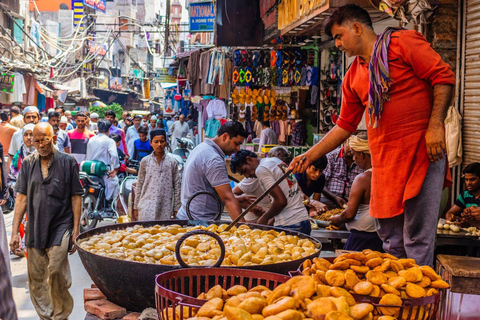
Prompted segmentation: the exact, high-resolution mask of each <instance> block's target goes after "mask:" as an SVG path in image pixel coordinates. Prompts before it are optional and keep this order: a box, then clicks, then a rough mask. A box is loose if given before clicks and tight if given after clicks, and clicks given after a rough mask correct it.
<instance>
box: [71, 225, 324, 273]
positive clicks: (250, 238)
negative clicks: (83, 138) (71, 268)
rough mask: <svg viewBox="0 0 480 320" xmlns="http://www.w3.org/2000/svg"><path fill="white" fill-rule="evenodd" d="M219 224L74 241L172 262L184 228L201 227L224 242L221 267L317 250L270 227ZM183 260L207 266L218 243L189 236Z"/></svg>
mask: <svg viewBox="0 0 480 320" xmlns="http://www.w3.org/2000/svg"><path fill="white" fill-rule="evenodd" d="M226 228H227V225H226V224H223V225H210V226H209V227H207V228H205V227H201V226H195V227H182V226H180V225H170V226H160V225H155V226H153V227H149V228H144V227H142V226H140V225H136V226H134V227H131V228H126V229H121V230H112V231H110V232H107V233H103V234H98V235H94V236H92V237H90V238H87V239H85V240H83V241H81V242H79V246H80V247H81V248H82V249H84V250H87V251H89V252H91V253H94V254H97V255H101V256H105V257H108V258H114V259H121V260H126V261H135V262H142V263H151V264H164V265H176V264H178V263H177V260H176V258H175V246H176V243H177V240H178V239H180V238H181V237H182V236H183V235H184V234H185V233H186V232H188V231H193V230H197V229H206V230H209V231H212V232H214V233H217V234H219V236H220V238H222V240H223V242H224V244H225V249H226V253H225V259H224V261H223V263H222V265H223V266H252V265H265V264H273V263H281V262H287V261H292V260H297V259H301V258H305V257H308V256H310V255H312V254H314V253H315V252H317V251H318V250H319V248H317V247H316V245H315V244H314V243H313V242H311V241H310V240H309V239H301V238H299V237H297V236H294V235H287V234H285V232H278V231H275V230H268V231H266V230H260V229H251V228H250V227H249V226H247V225H241V226H239V227H238V228H236V227H233V228H232V229H230V230H229V231H227V232H226V231H224V230H225V229H226ZM180 253H181V255H182V259H183V260H184V261H185V262H186V263H187V264H188V265H190V266H211V265H214V264H215V262H216V261H217V260H218V258H219V257H220V246H219V244H218V243H217V242H216V240H215V239H214V238H212V237H210V236H207V235H193V236H191V237H189V238H187V239H186V240H185V242H184V243H183V246H182V247H181V249H180Z"/></svg>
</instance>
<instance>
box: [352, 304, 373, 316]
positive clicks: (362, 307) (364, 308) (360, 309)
mask: <svg viewBox="0 0 480 320" xmlns="http://www.w3.org/2000/svg"><path fill="white" fill-rule="evenodd" d="M372 311H373V306H372V305H371V304H370V303H359V304H356V305H354V306H351V307H350V317H352V318H353V319H354V320H361V319H362V318H363V317H366V316H367V315H368V314H369V313H370V312H372Z"/></svg>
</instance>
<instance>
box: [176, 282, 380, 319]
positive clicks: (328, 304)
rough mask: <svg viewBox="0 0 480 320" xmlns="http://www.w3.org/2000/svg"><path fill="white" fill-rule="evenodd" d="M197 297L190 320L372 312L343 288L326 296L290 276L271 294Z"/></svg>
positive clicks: (238, 290)
mask: <svg viewBox="0 0 480 320" xmlns="http://www.w3.org/2000/svg"><path fill="white" fill-rule="evenodd" d="M198 298H200V299H208V301H207V302H206V303H205V304H204V305H203V306H202V307H201V308H200V309H198V312H196V314H195V316H194V317H192V318H190V320H303V319H314V320H324V319H325V320H352V319H354V320H367V319H373V314H372V311H373V310H374V307H373V306H372V305H371V304H369V303H356V302H355V299H353V297H352V295H351V294H349V293H348V292H347V291H346V290H344V289H342V288H338V287H330V288H329V290H328V294H327V293H326V292H323V291H321V290H319V288H318V286H317V284H316V282H315V281H314V280H313V278H312V277H309V276H296V277H293V278H291V279H290V280H288V281H287V282H286V283H284V284H281V285H279V286H278V287H276V288H275V289H274V290H273V291H271V290H269V289H268V288H267V287H264V286H257V287H254V288H252V289H250V290H247V288H245V287H243V286H240V285H236V286H233V287H231V288H229V289H228V290H224V289H222V287H220V286H215V287H213V288H212V289H210V290H209V291H208V292H207V293H202V294H201V295H200V296H199V297H198ZM177 311H178V308H177ZM177 315H178V314H177ZM379 320H388V319H387V318H381V319H379Z"/></svg>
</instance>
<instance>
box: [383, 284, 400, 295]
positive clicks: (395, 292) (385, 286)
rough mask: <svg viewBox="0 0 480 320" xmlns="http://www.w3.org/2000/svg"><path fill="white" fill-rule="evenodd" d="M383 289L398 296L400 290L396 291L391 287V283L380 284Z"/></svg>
mask: <svg viewBox="0 0 480 320" xmlns="http://www.w3.org/2000/svg"><path fill="white" fill-rule="evenodd" d="M380 287H381V288H382V289H383V291H385V292H386V293H393V294H396V295H397V296H400V291H398V290H397V289H395V288H394V287H392V286H391V285H389V284H382V285H381V286H380Z"/></svg>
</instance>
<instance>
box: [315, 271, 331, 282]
mask: <svg viewBox="0 0 480 320" xmlns="http://www.w3.org/2000/svg"><path fill="white" fill-rule="evenodd" d="M327 271H328V270H327ZM325 274H326V272H325V271H323V270H317V272H316V273H315V275H316V276H317V277H318V280H320V281H321V282H323V283H327V278H326V277H325Z"/></svg>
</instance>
